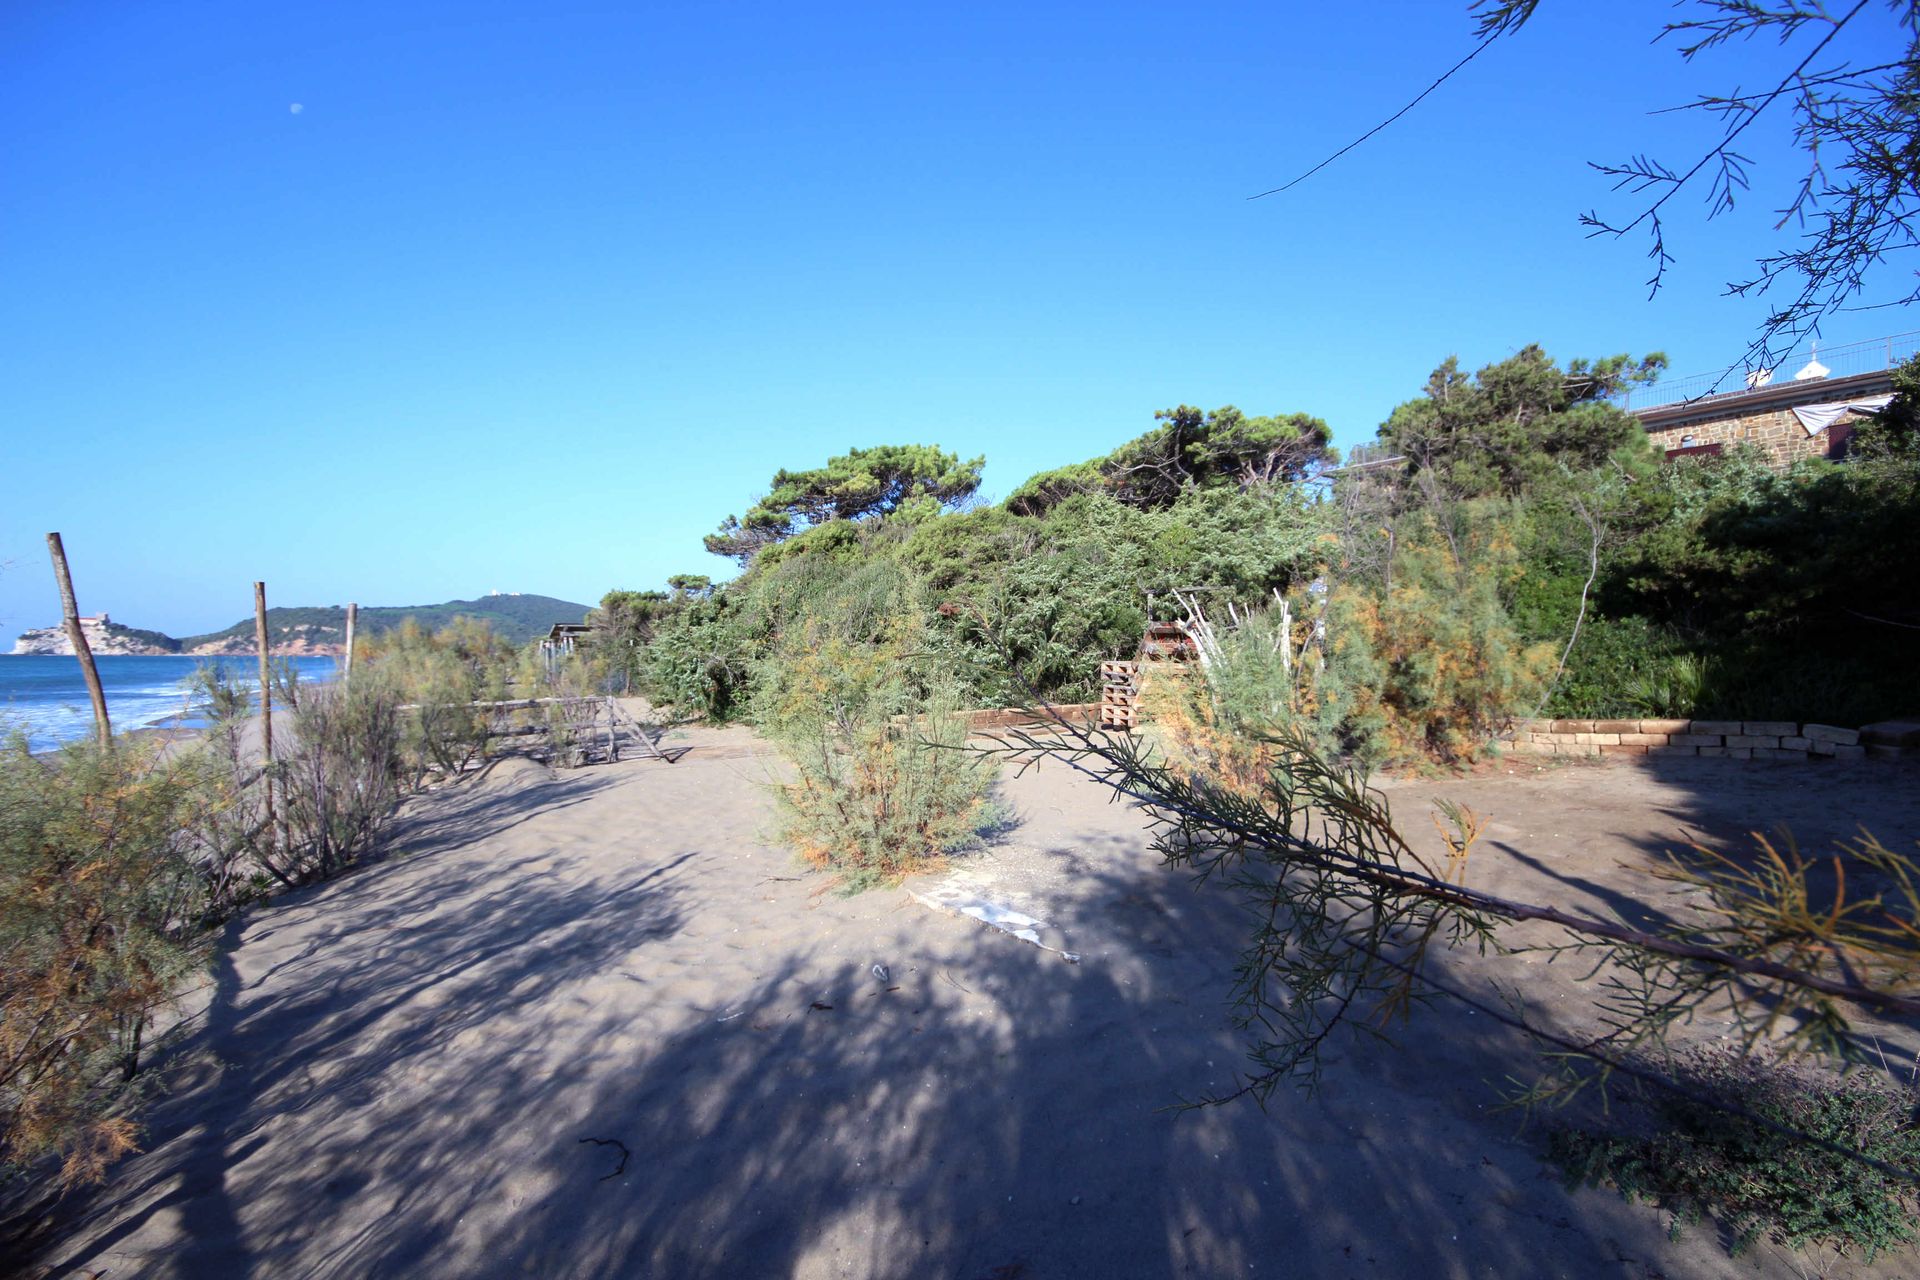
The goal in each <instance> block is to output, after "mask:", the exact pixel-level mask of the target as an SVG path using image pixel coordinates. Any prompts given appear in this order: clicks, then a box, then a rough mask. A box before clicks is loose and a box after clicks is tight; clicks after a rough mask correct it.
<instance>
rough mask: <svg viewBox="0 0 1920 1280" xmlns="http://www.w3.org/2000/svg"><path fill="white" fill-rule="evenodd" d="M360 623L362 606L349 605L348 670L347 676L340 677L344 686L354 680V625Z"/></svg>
mask: <svg viewBox="0 0 1920 1280" xmlns="http://www.w3.org/2000/svg"><path fill="white" fill-rule="evenodd" d="M359 621H360V606H359V605H357V604H349V605H347V668H346V674H344V675H342V676H341V677H340V682H341V683H342V684H345V683H347V682H348V681H350V680H352V679H353V629H354V625H355V624H356V623H358V622H359Z"/></svg>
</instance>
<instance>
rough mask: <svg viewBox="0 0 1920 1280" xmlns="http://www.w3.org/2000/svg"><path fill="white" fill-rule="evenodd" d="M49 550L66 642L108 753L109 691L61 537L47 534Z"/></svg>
mask: <svg viewBox="0 0 1920 1280" xmlns="http://www.w3.org/2000/svg"><path fill="white" fill-rule="evenodd" d="M47 550H48V552H49V553H51V554H52V556H53V577H54V581H56V582H58V583H59V584H60V614H61V617H62V618H63V619H64V620H65V622H66V627H67V639H68V640H69V641H70V642H71V643H72V645H73V656H74V657H76V658H78V659H79V660H80V676H81V678H82V679H84V680H85V681H86V682H87V696H88V697H89V698H91V699H93V728H94V732H96V733H98V734H99V735H100V745H101V746H102V747H104V748H106V749H107V750H109V751H111V750H112V749H113V724H112V722H111V721H109V720H108V719H107V691H106V690H105V689H103V688H102V687H101V686H100V671H99V669H98V668H97V667H95V666H94V665H93V646H91V645H89V644H88V643H87V633H86V632H85V631H83V630H82V629H81V627H80V606H79V605H78V604H76V603H75V602H74V598H73V576H72V575H71V574H69V573H68V572H67V549H66V547H64V546H62V545H61V543H60V535H59V534H57V533H50V534H48V535H47Z"/></svg>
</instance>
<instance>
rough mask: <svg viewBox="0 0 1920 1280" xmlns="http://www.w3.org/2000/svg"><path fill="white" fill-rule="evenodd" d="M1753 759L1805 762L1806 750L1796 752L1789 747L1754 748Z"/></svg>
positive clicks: (1803, 748)
mask: <svg viewBox="0 0 1920 1280" xmlns="http://www.w3.org/2000/svg"><path fill="white" fill-rule="evenodd" d="M1753 758H1754V759H1755V760H1805V759H1806V758H1807V750H1806V748H1805V747H1802V748H1800V749H1799V750H1798V751H1795V750H1793V749H1792V748H1789V747H1755V748H1754V751H1753Z"/></svg>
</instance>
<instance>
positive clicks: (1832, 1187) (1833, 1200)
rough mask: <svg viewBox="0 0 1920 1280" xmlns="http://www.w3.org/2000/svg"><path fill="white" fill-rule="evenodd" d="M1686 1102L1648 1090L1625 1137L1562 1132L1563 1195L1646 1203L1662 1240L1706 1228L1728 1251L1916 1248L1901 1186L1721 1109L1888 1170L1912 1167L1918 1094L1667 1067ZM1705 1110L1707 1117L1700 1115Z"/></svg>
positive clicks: (1757, 1067) (1747, 1067)
mask: <svg viewBox="0 0 1920 1280" xmlns="http://www.w3.org/2000/svg"><path fill="white" fill-rule="evenodd" d="M1674 1075H1675V1077H1676V1078H1677V1079H1678V1080H1679V1081H1680V1082H1681V1083H1682V1084H1683V1085H1685V1086H1686V1087H1687V1088H1688V1089H1689V1090H1690V1091H1691V1092H1692V1093H1694V1094H1696V1095H1698V1098H1699V1099H1701V1100H1696V1098H1694V1097H1686V1096H1682V1095H1680V1094H1676V1093H1672V1092H1667V1091H1660V1092H1658V1093H1654V1094H1651V1095H1650V1096H1649V1097H1648V1099H1647V1100H1646V1106H1645V1108H1644V1109H1643V1110H1640V1111H1638V1112H1631V1113H1629V1115H1630V1118H1631V1120H1632V1121H1637V1122H1638V1123H1637V1125H1636V1127H1632V1128H1625V1127H1620V1126H1616V1127H1612V1128H1607V1129H1599V1130H1591V1129H1580V1128H1572V1127H1569V1128H1563V1129H1560V1130H1558V1131H1556V1132H1555V1133H1554V1135H1553V1136H1552V1139H1551V1145H1552V1152H1553V1155H1554V1157H1555V1158H1556V1159H1557V1160H1558V1161H1559V1163H1560V1165H1561V1167H1562V1168H1563V1169H1564V1170H1565V1171H1566V1174H1567V1179H1568V1182H1569V1183H1570V1184H1575V1185H1577V1184H1580V1183H1590V1184H1594V1185H1599V1184H1603V1183H1604V1184H1606V1185H1610V1186H1613V1187H1616V1188H1618V1189H1619V1190H1620V1191H1621V1193H1622V1194H1624V1195H1625V1196H1627V1198H1628V1199H1644V1200H1653V1201H1657V1202H1659V1203H1661V1204H1663V1205H1665V1206H1667V1207H1668V1208H1669V1209H1671V1210H1672V1211H1673V1213H1674V1224H1675V1229H1676V1230H1678V1228H1679V1227H1680V1225H1681V1224H1682V1223H1693V1222H1697V1221H1699V1220H1700V1219H1701V1218H1702V1217H1712V1218H1714V1219H1716V1220H1718V1221H1720V1222H1721V1223H1723V1224H1724V1225H1725V1226H1726V1227H1727V1228H1728V1230H1729V1231H1730V1232H1731V1234H1732V1251H1733V1252H1736V1253H1737V1252H1739V1251H1740V1250H1742V1249H1745V1248H1746V1247H1748V1246H1750V1245H1751V1244H1753V1242H1754V1241H1756V1240H1758V1239H1760V1238H1761V1236H1763V1235H1772V1236H1773V1237H1774V1238H1775V1239H1776V1240H1778V1241H1779V1242H1780V1243H1781V1244H1783V1245H1786V1246H1787V1247H1788V1248H1798V1247H1800V1246H1801V1245H1806V1244H1831V1245H1835V1246H1838V1247H1840V1248H1842V1249H1847V1248H1857V1249H1860V1250H1862V1251H1864V1252H1865V1253H1866V1255H1867V1257H1868V1258H1872V1257H1873V1256H1874V1255H1875V1254H1876V1253H1878V1252H1880V1251H1881V1250H1883V1249H1887V1248H1891V1247H1893V1246H1895V1245H1899V1244H1903V1243H1905V1242H1907V1241H1910V1240H1912V1239H1914V1238H1915V1230H1914V1228H1915V1225H1916V1221H1917V1219H1916V1201H1915V1194H1916V1193H1915V1189H1914V1187H1913V1185H1912V1184H1911V1183H1909V1182H1907V1181H1905V1180H1904V1179H1900V1178H1894V1177H1889V1176H1888V1175H1886V1174H1884V1173H1882V1172H1880V1171H1879V1170H1877V1169H1875V1168H1873V1167H1872V1166H1871V1165H1868V1164H1863V1163H1861V1162H1860V1161H1858V1160H1851V1159H1848V1158H1847V1157H1845V1156H1843V1155H1840V1154H1838V1153H1836V1152H1832V1151H1827V1150H1825V1149H1823V1148H1820V1147H1817V1146H1813V1145H1811V1144H1809V1143H1806V1142H1803V1141H1800V1140H1798V1139H1796V1138H1792V1137H1789V1136H1787V1135H1785V1134H1782V1133H1779V1132H1777V1131H1776V1130H1774V1129H1771V1128H1768V1127H1767V1126H1766V1125H1765V1124H1762V1123H1757V1122H1756V1121H1755V1120H1752V1119H1748V1118H1747V1117H1746V1116H1742V1115H1739V1114H1735V1113H1733V1112H1732V1111H1729V1110H1728V1109H1727V1108H1728V1107H1730V1106H1731V1107H1738V1108H1740V1109H1743V1110H1745V1111H1747V1112H1750V1113H1751V1114H1752V1115H1754V1116H1757V1117H1759V1118H1760V1119H1761V1120H1764V1121H1769V1122H1771V1123H1772V1124H1775V1125H1780V1126H1784V1127H1786V1128H1788V1129H1793V1130H1798V1131H1799V1132H1802V1133H1806V1134H1810V1135H1811V1136H1813V1137H1815V1138H1818V1139H1821V1140H1823V1141H1826V1142H1831V1143H1834V1144H1835V1145H1837V1146H1839V1147H1842V1148H1844V1149H1845V1150H1847V1151H1852V1152H1857V1153H1859V1154H1860V1155H1862V1156H1865V1157H1867V1158H1868V1159H1870V1160H1877V1161H1880V1162H1882V1163H1885V1164H1890V1165H1894V1166H1897V1167H1901V1168H1909V1169H1910V1168H1913V1167H1915V1166H1916V1165H1920V1126H1917V1125H1916V1123H1915V1109H1916V1106H1920V1092H1917V1091H1916V1090H1915V1089H1914V1088H1913V1087H1912V1086H1902V1085H1898V1084H1895V1083H1892V1082H1890V1081H1887V1080H1885V1079H1884V1078H1881V1079H1875V1078H1870V1077H1868V1076H1867V1075H1865V1074H1864V1073H1862V1074H1855V1075H1850V1076H1846V1077H1842V1078H1834V1077H1830V1076H1825V1075H1819V1074H1816V1073H1814V1072H1813V1071H1811V1070H1807V1069H1796V1068H1792V1067H1788V1066H1783V1065H1780V1064H1778V1063H1775V1062H1771V1061H1769V1060H1766V1059H1757V1058H1743V1057H1741V1056H1739V1055H1738V1054H1735V1053H1733V1052H1730V1051H1726V1050H1704V1051H1700V1052H1697V1053H1694V1054H1692V1055H1690V1056H1686V1057H1683V1058H1681V1059H1680V1060H1679V1061H1678V1062H1677V1063H1676V1064H1674ZM1715 1103H1717V1104H1718V1105H1712V1104H1715Z"/></svg>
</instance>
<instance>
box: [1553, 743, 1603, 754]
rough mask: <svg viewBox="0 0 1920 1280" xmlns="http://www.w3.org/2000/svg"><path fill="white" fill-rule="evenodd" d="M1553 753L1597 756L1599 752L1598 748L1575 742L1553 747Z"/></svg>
mask: <svg viewBox="0 0 1920 1280" xmlns="http://www.w3.org/2000/svg"><path fill="white" fill-rule="evenodd" d="M1553 753H1554V754H1555V755H1560V756H1597V755H1599V754H1600V748H1599V747H1595V746H1586V745H1583V744H1581V743H1575V744H1573V745H1571V746H1565V747H1555V748H1554V749H1553Z"/></svg>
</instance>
